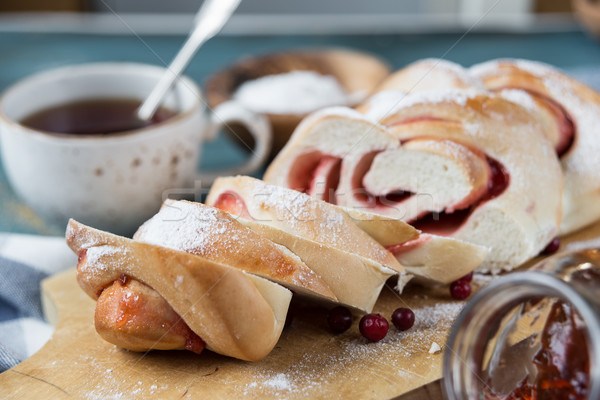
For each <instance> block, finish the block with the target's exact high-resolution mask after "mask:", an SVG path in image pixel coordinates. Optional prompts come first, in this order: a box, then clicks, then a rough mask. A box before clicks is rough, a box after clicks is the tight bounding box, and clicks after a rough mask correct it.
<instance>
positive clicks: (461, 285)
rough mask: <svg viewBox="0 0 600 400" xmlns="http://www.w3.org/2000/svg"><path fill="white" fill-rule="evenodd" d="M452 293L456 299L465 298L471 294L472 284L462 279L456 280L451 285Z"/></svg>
mask: <svg viewBox="0 0 600 400" xmlns="http://www.w3.org/2000/svg"><path fill="white" fill-rule="evenodd" d="M450 294H451V295H452V297H454V298H455V299H456V300H464V299H466V298H467V297H469V295H471V284H470V283H469V282H466V281H463V280H461V279H459V280H457V281H454V282H452V284H451V285H450Z"/></svg>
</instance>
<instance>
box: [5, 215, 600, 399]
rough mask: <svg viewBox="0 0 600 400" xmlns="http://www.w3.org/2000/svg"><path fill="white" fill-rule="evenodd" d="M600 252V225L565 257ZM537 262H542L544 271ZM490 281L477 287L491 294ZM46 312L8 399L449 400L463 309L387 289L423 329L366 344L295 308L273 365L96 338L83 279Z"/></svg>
mask: <svg viewBox="0 0 600 400" xmlns="http://www.w3.org/2000/svg"><path fill="white" fill-rule="evenodd" d="M583 246H586V247H600V224H597V225H595V226H593V227H591V228H589V229H586V230H585V231H582V232H579V233H577V234H575V235H572V236H571V237H569V238H567V239H563V247H562V248H563V249H573V248H579V247H583ZM535 261H538V260H534V261H532V262H535ZM488 281H489V278H485V277H480V278H476V279H475V280H474V286H475V287H476V288H479V287H481V286H483V285H485V284H486V283H487V282H488ZM42 292H43V296H44V307H45V312H46V315H47V317H48V319H49V320H50V321H51V322H52V323H53V324H55V327H56V328H55V332H54V334H53V336H52V338H51V339H50V341H49V342H48V343H47V344H46V345H45V346H44V347H43V348H42V349H41V350H40V351H39V352H37V353H36V354H35V355H33V356H32V357H30V358H29V359H27V360H26V361H24V362H22V363H21V364H19V365H17V366H16V367H14V368H12V369H10V370H8V371H6V372H5V373H3V374H0V398H2V399H13V398H14V399H45V398H52V399H62V398H71V397H75V398H84V399H140V398H141V399H146V398H148V399H149V398H157V399H197V398H210V399H232V398H240V397H244V398H249V399H258V398H260V399H275V398H278V399H281V398H286V399H299V398H311V399H313V398H314V399H325V398H326V399H336V398H340V399H349V398H360V399H390V398H398V399H401V400H440V399H441V398H442V396H441V391H440V386H439V381H438V380H439V379H440V378H441V376H442V358H443V355H442V354H443V351H439V352H436V353H434V354H430V349H431V347H432V345H433V343H434V342H435V343H437V344H439V345H440V346H441V347H442V348H443V347H444V344H445V342H446V338H447V335H448V333H449V331H450V327H451V324H452V321H453V320H454V318H455V317H456V315H457V314H458V312H459V311H460V309H461V307H462V302H457V301H452V299H451V298H450V296H449V294H448V288H447V287H444V288H437V289H425V288H423V287H420V286H416V285H413V286H411V287H409V288H408V289H407V290H406V291H405V293H404V294H403V295H402V296H401V297H400V296H398V295H396V294H394V292H393V291H392V290H391V289H390V288H385V289H384V290H383V292H382V295H381V297H380V299H379V301H378V303H377V305H376V307H375V311H376V312H380V313H382V314H383V315H385V316H386V317H387V318H388V319H389V316H390V314H391V312H392V311H393V310H394V309H395V308H397V307H401V306H408V307H410V308H412V309H413V310H414V311H415V314H416V323H415V326H414V327H413V328H412V329H410V330H409V331H406V332H399V331H397V330H396V329H395V328H394V327H393V326H392V327H391V329H390V331H389V333H388V336H387V337H386V338H385V339H384V340H382V341H381V342H378V343H369V342H367V341H366V340H365V339H363V338H362V337H361V336H360V334H359V332H358V328H357V323H356V322H355V323H354V325H353V327H352V328H351V329H350V330H349V331H348V332H345V333H343V334H341V335H333V334H331V333H330V332H329V331H328V330H327V325H326V322H325V313H324V311H323V310H320V309H317V308H315V307H311V306H307V305H298V306H296V307H295V308H294V319H293V321H292V323H291V326H290V327H288V328H286V330H284V332H283V334H282V336H281V339H280V341H279V342H278V344H277V347H276V348H275V349H274V350H273V352H272V353H271V354H270V355H269V356H268V357H267V358H266V359H264V360H262V361H260V362H257V363H249V362H244V361H239V360H234V359H231V358H227V357H223V356H219V355H217V354H214V353H211V352H209V351H206V352H204V353H203V354H201V355H195V354H192V353H189V352H175V351H156V352H149V353H147V354H142V353H133V352H129V351H126V350H122V349H119V348H117V347H116V346H114V345H111V344H109V343H107V342H105V341H103V340H102V339H100V337H99V336H98V335H97V334H96V332H95V330H94V327H93V314H94V304H95V303H94V301H93V300H91V299H90V298H88V297H87V296H86V295H85V294H84V293H83V291H82V290H81V289H80V288H79V287H78V285H77V283H76V281H75V270H74V269H71V270H68V271H66V272H64V273H62V274H59V275H57V276H54V277H52V278H49V279H47V280H45V281H44V282H43V284H42Z"/></svg>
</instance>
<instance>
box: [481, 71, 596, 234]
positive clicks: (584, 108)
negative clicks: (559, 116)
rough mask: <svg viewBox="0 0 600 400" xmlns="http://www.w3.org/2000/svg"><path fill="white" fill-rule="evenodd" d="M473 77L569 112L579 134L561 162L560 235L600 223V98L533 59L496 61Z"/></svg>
mask: <svg viewBox="0 0 600 400" xmlns="http://www.w3.org/2000/svg"><path fill="white" fill-rule="evenodd" d="M471 73H472V74H473V75H474V76H476V77H478V78H480V79H481V80H482V81H483V83H484V84H485V86H486V87H488V88H489V89H491V90H500V89H503V88H512V89H521V90H525V91H527V92H529V93H534V94H538V95H541V96H544V97H546V98H549V99H551V100H552V101H554V102H556V103H558V104H559V105H560V106H561V107H562V108H563V109H564V110H565V111H566V112H567V114H568V116H569V117H570V118H571V119H572V121H573V123H574V125H575V130H576V131H575V139H574V142H573V143H572V145H571V147H570V149H569V150H568V151H567V152H566V153H565V154H564V155H562V157H561V166H562V170H563V173H564V177H565V188H564V195H563V218H562V223H561V229H560V233H561V234H567V233H569V232H573V231H575V230H578V229H580V228H583V227H585V226H587V225H589V224H591V223H593V222H594V221H596V220H598V219H599V218H600V168H598V163H597V158H598V153H599V152H600V135H599V134H598V127H599V126H600V94H599V93H597V92H596V91H594V90H593V89H591V88H589V87H587V86H585V85H583V84H582V83H580V82H577V81H576V80H574V79H572V78H571V77H569V76H567V75H566V74H564V73H563V72H561V71H560V70H558V69H556V68H554V67H551V66H549V65H546V64H542V63H538V62H532V61H527V60H511V59H504V60H493V61H489V62H485V63H482V64H477V65H474V66H473V67H471ZM555 122H556V120H555ZM557 129H558V128H557V127H556V126H555V127H554V128H553V130H554V131H556V130H557ZM551 131H552V130H551Z"/></svg>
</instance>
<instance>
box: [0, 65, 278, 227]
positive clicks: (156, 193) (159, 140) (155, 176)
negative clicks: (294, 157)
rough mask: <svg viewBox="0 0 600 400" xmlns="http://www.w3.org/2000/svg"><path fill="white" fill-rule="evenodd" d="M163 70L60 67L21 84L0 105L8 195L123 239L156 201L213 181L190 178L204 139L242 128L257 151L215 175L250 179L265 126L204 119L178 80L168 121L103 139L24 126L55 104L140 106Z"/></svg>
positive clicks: (239, 116)
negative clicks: (129, 102)
mask: <svg viewBox="0 0 600 400" xmlns="http://www.w3.org/2000/svg"><path fill="white" fill-rule="evenodd" d="M164 71H165V70H164V69H163V68H160V67H156V66H151V65H143V64H134V63H94V64H80V65H73V66H66V67H61V68H58V69H55V70H51V71H46V72H42V73H40V74H37V75H33V76H31V77H28V78H25V79H24V80H22V81H20V82H17V83H16V84H14V85H13V86H12V87H10V88H8V89H7V90H6V91H5V92H4V94H3V95H2V97H1V98H0V145H1V154H2V161H3V164H4V169H5V172H6V174H7V177H8V180H9V182H10V184H11V186H12V187H13V189H14V190H15V192H16V193H17V194H18V195H19V196H20V197H21V198H22V199H23V200H24V201H25V202H26V203H27V204H29V205H30V206H31V207H32V208H33V209H34V210H36V211H37V212H38V213H39V214H41V215H42V216H44V217H46V218H48V219H53V220H58V221H64V222H66V220H67V219H68V218H76V219H78V220H79V221H80V222H82V223H86V224H89V225H92V226H94V227H97V228H99V229H106V230H110V231H112V232H115V233H131V232H132V231H134V230H135V229H136V228H137V226H139V225H140V224H141V223H142V222H143V221H144V220H145V219H147V218H148V217H149V216H151V215H152V214H154V213H155V212H156V211H158V209H159V207H160V204H161V202H162V201H163V200H164V197H165V192H168V191H169V190H170V189H173V188H190V187H194V186H197V185H198V181H202V182H203V183H206V182H207V181H210V179H212V178H213V177H214V175H219V173H217V174H213V176H211V177H207V176H206V175H202V173H201V172H198V171H197V165H198V164H199V158H200V156H201V149H202V143H203V140H204V139H206V138H211V137H213V136H214V134H215V132H217V131H218V130H219V128H220V127H221V126H222V125H223V124H227V123H228V122H232V121H236V122H242V123H244V124H245V125H246V126H247V128H248V130H249V131H250V132H252V134H253V136H254V139H255V142H256V146H255V151H254V154H253V156H252V157H251V158H250V159H249V160H248V161H247V163H246V164H244V165H242V166H240V167H238V168H233V169H231V170H229V171H226V172H223V173H227V174H235V173H250V172H252V171H253V170H255V169H256V168H258V167H260V166H261V164H262V163H263V161H264V160H265V158H266V157H267V155H268V153H269V148H270V139H271V138H270V127H269V124H268V121H266V119H265V118H264V117H261V116H260V115H256V114H252V113H250V112H248V111H247V110H244V109H243V108H241V107H238V106H236V104H234V103H229V104H226V105H224V107H223V108H221V109H219V110H218V113H215V114H216V115H218V116H219V117H218V118H216V117H215V114H211V115H208V114H207V113H206V109H205V105H204V104H205V103H204V101H203V99H202V95H201V92H200V89H199V88H198V87H197V86H196V85H195V84H194V82H192V81H191V80H190V79H189V78H186V77H182V78H180V79H179V80H178V81H177V82H176V84H175V85H174V87H173V88H172V89H171V91H170V92H169V94H168V95H167V96H166V98H165V100H164V102H163V103H162V105H163V106H165V107H167V108H169V109H171V110H173V111H175V112H176V115H175V116H173V117H171V118H169V119H167V120H165V121H163V122H161V123H157V124H154V125H150V126H147V127H144V128H140V129H135V130H129V131H124V132H117V133H111V134H106V135H79V134H63V133H51V132H45V131H40V130H35V129H32V128H29V127H27V126H24V125H23V124H22V123H21V122H22V121H23V119H24V118H26V117H28V116H30V115H32V114H34V113H36V112H39V111H40V110H44V109H48V108H51V107H54V106H58V105H61V104H65V103H69V102H75V101H81V100H89V99H102V98H129V99H131V98H133V99H139V100H143V99H144V98H145V97H146V96H147V95H148V94H149V93H150V91H151V89H152V88H153V86H154V84H155V83H156V82H157V81H158V79H159V78H160V76H161V74H163V73H164Z"/></svg>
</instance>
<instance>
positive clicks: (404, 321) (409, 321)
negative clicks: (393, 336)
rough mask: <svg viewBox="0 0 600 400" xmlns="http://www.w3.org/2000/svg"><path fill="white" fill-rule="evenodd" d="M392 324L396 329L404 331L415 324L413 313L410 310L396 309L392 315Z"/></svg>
mask: <svg viewBox="0 0 600 400" xmlns="http://www.w3.org/2000/svg"><path fill="white" fill-rule="evenodd" d="M392 322H393V324H394V326H395V327H396V328H398V329H399V330H401V331H405V330H407V329H410V328H412V326H413V325H414V324H415V313H414V312H412V310H411V309H410V308H404V307H401V308H397V309H396V310H395V311H394V312H393V313H392Z"/></svg>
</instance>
